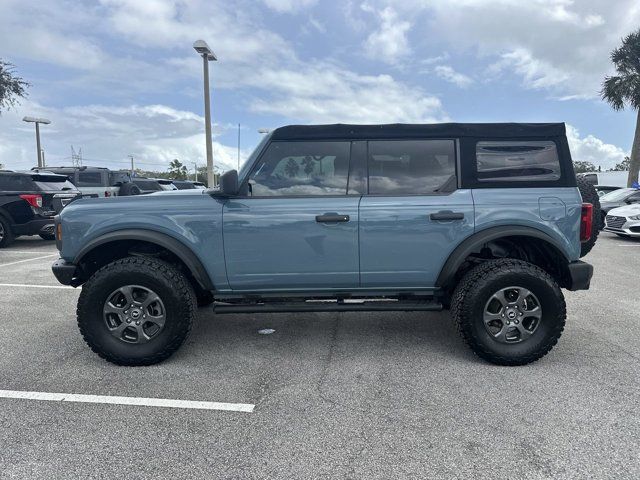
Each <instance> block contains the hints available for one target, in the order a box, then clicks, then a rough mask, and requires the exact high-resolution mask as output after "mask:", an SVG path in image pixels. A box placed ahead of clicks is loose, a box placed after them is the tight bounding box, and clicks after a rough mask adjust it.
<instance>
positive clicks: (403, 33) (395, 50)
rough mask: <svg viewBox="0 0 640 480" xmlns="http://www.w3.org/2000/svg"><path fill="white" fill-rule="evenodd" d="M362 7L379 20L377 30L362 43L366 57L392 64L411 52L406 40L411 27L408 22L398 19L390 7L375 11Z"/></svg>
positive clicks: (365, 6) (365, 5)
mask: <svg viewBox="0 0 640 480" xmlns="http://www.w3.org/2000/svg"><path fill="white" fill-rule="evenodd" d="M362 8H363V10H365V11H368V12H373V13H375V14H376V16H377V17H378V19H379V21H380V26H379V28H378V30H376V31H374V32H372V33H371V34H370V35H369V36H368V37H367V39H366V41H365V43H364V48H365V53H366V54H367V56H368V57H370V58H372V59H375V60H382V61H383V62H386V63H389V64H392V65H393V64H396V63H399V62H400V61H401V60H402V58H404V57H406V56H408V55H409V54H410V53H411V48H409V41H408V40H407V32H408V31H409V30H410V29H411V23H410V22H408V21H406V20H402V19H400V18H399V17H398V14H397V13H396V11H395V10H394V9H393V8H391V7H386V8H384V9H382V10H380V11H377V10H374V9H373V8H371V7H370V6H368V5H367V4H364V5H363V6H362Z"/></svg>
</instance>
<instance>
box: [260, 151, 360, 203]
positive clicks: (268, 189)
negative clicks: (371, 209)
mask: <svg viewBox="0 0 640 480" xmlns="http://www.w3.org/2000/svg"><path fill="white" fill-rule="evenodd" d="M349 155H350V142H273V143H271V145H269V147H268V148H267V151H266V152H265V153H264V155H263V156H262V157H261V158H260V160H259V161H258V163H257V165H256V166H255V167H254V169H253V172H252V173H251V175H250V176H249V184H250V185H251V192H252V195H253V196H258V197H261V196H282V195H296V196H297V195H302V196H305V195H310V196H315V195H346V193H347V175H348V171H349Z"/></svg>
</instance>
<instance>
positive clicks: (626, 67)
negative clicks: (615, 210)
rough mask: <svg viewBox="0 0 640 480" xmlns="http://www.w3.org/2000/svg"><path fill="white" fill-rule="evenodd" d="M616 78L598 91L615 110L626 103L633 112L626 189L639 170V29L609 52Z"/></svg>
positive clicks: (606, 78)
mask: <svg viewBox="0 0 640 480" xmlns="http://www.w3.org/2000/svg"><path fill="white" fill-rule="evenodd" d="M611 61H612V62H613V64H614V66H615V68H616V72H617V75H614V76H610V77H609V76H608V77H605V79H604V83H603V84H602V91H601V92H600V93H601V95H602V98H603V100H605V101H606V102H608V103H609V105H611V107H612V108H613V109H614V110H622V109H624V107H625V104H627V105H629V106H631V108H632V109H634V110H636V112H637V117H636V130H635V135H634V138H633V146H632V147H631V158H630V161H629V177H628V179H627V186H629V187H630V186H631V184H632V183H633V182H637V181H638V172H639V171H640V30H638V31H636V32H634V33H631V34H629V35H627V36H626V37H625V38H623V39H622V45H621V46H620V47H618V48H616V49H615V50H614V51H613V52H611Z"/></svg>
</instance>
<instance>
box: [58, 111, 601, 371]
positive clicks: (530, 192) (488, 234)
mask: <svg viewBox="0 0 640 480" xmlns="http://www.w3.org/2000/svg"><path fill="white" fill-rule="evenodd" d="M585 184H586V182H581V183H580V182H579V181H577V180H576V177H575V174H574V170H573V164H572V161H571V154H570V152H569V146H568V144H567V138H566V134H565V126H564V124H513V123H510V124H459V123H450V124H433V125H401V124H395V125H341V124H338V125H315V126H286V127H282V128H278V129H276V130H274V131H273V132H271V133H270V134H269V135H267V136H265V137H264V138H263V140H262V141H261V143H260V144H259V145H258V147H257V148H256V150H255V151H254V152H253V154H252V155H251V156H250V158H249V159H248V160H247V162H246V163H245V165H244V166H243V167H242V169H241V170H240V171H239V172H237V171H235V170H232V171H229V172H227V173H225V174H224V175H223V176H222V177H221V186H220V188H219V189H209V190H185V191H182V192H173V194H171V195H168V194H156V195H149V196H147V195H145V196H135V197H116V198H100V199H86V200H85V199H82V200H79V201H76V202H73V203H72V204H71V205H69V206H68V207H67V208H66V209H65V210H64V211H62V213H61V214H60V215H59V217H58V218H57V219H56V235H57V246H58V249H59V250H60V257H61V258H60V259H59V260H57V261H56V262H55V263H54V265H53V272H54V274H55V275H56V277H57V278H58V280H59V281H60V282H61V283H63V284H66V285H73V286H80V285H82V292H81V294H80V297H79V300H78V308H77V320H78V325H79V328H80V332H81V333H82V335H83V337H84V339H85V340H86V342H87V344H88V345H89V346H90V347H91V349H93V350H94V351H95V352H96V353H97V354H98V355H100V356H101V357H103V358H105V359H106V360H109V361H111V362H114V363H116V364H120V365H149V364H153V363H157V362H160V361H162V360H164V359H166V358H167V357H169V356H170V355H171V354H172V353H173V352H175V351H176V350H177V349H178V348H179V347H180V345H181V344H182V343H183V342H184V340H185V338H186V337H187V335H188V334H189V331H190V329H191V324H192V321H193V318H194V315H195V311H196V307H197V306H198V305H206V304H213V311H214V312H215V313H216V314H223V313H252V314H253V313H259V312H353V311H376V312H385V311H398V310H403V311H435V310H442V309H450V310H451V314H452V317H453V319H454V320H455V322H456V324H457V327H458V330H459V331H460V333H461V335H462V337H463V339H464V340H465V341H466V342H467V343H468V344H469V346H470V347H471V348H472V349H473V351H474V352H475V353H476V354H477V355H478V356H480V357H482V358H483V359H485V360H488V361H490V362H493V363H496V364H501V365H523V364H527V363H529V362H532V361H535V360H537V359H539V358H541V357H542V356H544V355H545V354H546V353H547V352H549V351H550V350H551V348H552V347H553V346H554V345H555V344H556V342H557V341H558V338H559V337H560V334H561V333H562V330H563V328H564V325H565V317H566V308H565V301H564V297H563V294H562V290H561V288H565V289H568V290H580V289H587V288H589V283H590V280H591V276H592V273H593V268H592V267H591V265H589V264H587V263H584V262H582V261H580V260H579V259H580V257H581V256H583V255H585V254H586V253H587V252H588V250H589V249H590V248H591V247H592V246H593V243H594V242H595V235H596V234H597V231H598V228H596V226H594V225H593V223H594V218H596V219H597V218H599V216H600V213H599V212H597V213H596V212H594V204H595V203H596V202H597V194H596V193H595V191H593V188H591V190H588V189H587V190H584V193H583V195H582V196H581V192H580V189H579V188H578V187H579V186H580V188H583V187H585ZM587 186H588V185H587ZM583 199H584V200H585V201H589V202H592V203H583ZM594 213H596V214H595V215H594ZM592 227H593V228H592Z"/></svg>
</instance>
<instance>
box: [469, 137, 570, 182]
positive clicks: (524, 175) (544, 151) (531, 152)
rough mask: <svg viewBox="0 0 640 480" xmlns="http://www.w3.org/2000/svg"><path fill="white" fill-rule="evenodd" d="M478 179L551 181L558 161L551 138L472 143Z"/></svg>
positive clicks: (555, 178)
mask: <svg viewBox="0 0 640 480" xmlns="http://www.w3.org/2000/svg"><path fill="white" fill-rule="evenodd" d="M476 161H477V172H478V181H480V182H501V181H554V180H559V179H560V173H561V172H560V161H559V159H558V151H557V148H556V144H555V142H552V141H527V142H525V141H482V142H478V143H477V145H476Z"/></svg>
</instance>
